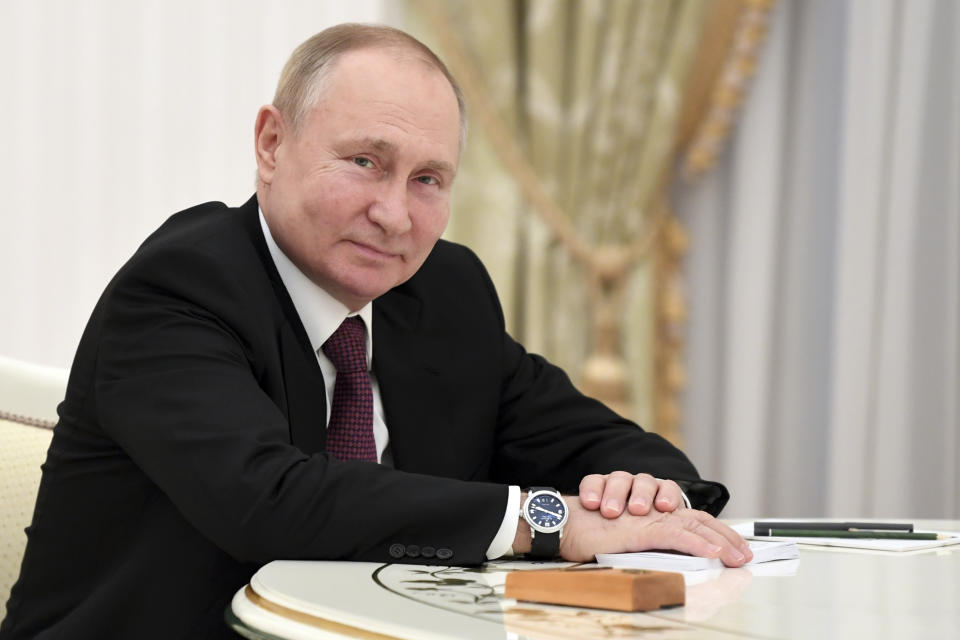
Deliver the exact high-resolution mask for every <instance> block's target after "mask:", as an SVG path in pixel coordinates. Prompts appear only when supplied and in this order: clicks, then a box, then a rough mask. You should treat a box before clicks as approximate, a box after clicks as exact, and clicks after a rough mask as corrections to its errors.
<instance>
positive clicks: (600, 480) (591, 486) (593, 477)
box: [580, 473, 606, 511]
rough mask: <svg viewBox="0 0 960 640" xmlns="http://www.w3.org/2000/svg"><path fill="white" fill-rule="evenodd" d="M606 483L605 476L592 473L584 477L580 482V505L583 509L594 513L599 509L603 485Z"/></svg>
mask: <svg viewBox="0 0 960 640" xmlns="http://www.w3.org/2000/svg"><path fill="white" fill-rule="evenodd" d="M605 482H606V476H603V475H600V474H599V473H592V474H590V475H588V476H584V477H583V480H581V481H580V504H582V505H583V507H584V508H585V509H589V510H590V511H596V510H597V509H599V508H600V499H601V497H602V496H603V485H604V483H605Z"/></svg>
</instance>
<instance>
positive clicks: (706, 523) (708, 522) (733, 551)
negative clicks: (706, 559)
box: [673, 510, 753, 567]
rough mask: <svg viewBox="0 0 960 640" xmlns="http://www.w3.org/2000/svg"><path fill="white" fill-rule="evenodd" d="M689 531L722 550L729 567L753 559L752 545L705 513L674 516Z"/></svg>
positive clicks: (683, 512)
mask: <svg viewBox="0 0 960 640" xmlns="http://www.w3.org/2000/svg"><path fill="white" fill-rule="evenodd" d="M673 515H674V516H675V517H676V519H679V520H680V521H681V523H682V525H683V527H684V529H686V530H687V531H689V532H691V533H694V534H696V535H698V536H700V537H701V538H703V539H705V540H707V541H708V542H709V543H711V544H713V545H716V546H718V547H720V548H721V553H720V556H719V557H720V559H721V560H723V563H724V564H725V565H727V566H728V567H739V566H741V565H742V564H743V563H745V562H749V561H750V560H752V559H753V553H752V552H751V551H750V545H748V544H747V542H746V541H745V540H744V539H743V538H741V537H740V536H739V535H738V534H737V532H736V531H734V530H733V529H731V528H730V527H728V526H727V525H725V524H724V523H722V522H720V521H719V520H717V519H716V518H714V517H713V516H711V515H710V514H708V513H704V512H703V511H694V510H684V511H681V512H677V513H674V514H673Z"/></svg>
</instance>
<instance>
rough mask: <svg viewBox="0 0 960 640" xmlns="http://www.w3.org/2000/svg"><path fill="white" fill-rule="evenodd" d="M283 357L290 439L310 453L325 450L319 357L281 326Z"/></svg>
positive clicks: (324, 393) (299, 447)
mask: <svg viewBox="0 0 960 640" xmlns="http://www.w3.org/2000/svg"><path fill="white" fill-rule="evenodd" d="M280 357H281V360H282V362H283V380H284V386H285V388H286V393H287V421H288V422H289V423H290V440H291V442H292V443H293V444H294V445H295V446H296V447H297V448H298V449H300V450H301V451H303V452H304V453H306V454H307V455H311V454H314V453H317V452H320V451H323V450H324V448H325V447H326V442H327V430H326V429H325V428H324V425H325V424H326V423H327V401H326V392H325V391H324V387H323V374H321V373H320V365H319V364H317V357H316V355H315V354H314V353H313V352H311V351H304V349H303V346H302V344H301V342H300V340H298V339H297V337H296V336H295V335H294V332H293V330H292V329H291V328H290V326H289V325H285V326H283V327H282V328H281V329H280Z"/></svg>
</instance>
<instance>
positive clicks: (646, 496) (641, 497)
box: [627, 473, 672, 516]
mask: <svg viewBox="0 0 960 640" xmlns="http://www.w3.org/2000/svg"><path fill="white" fill-rule="evenodd" d="M659 483H660V481H659V480H657V479H656V478H654V477H653V476H651V475H650V474H649V473H638V474H637V475H635V476H633V486H632V487H631V489H630V503H629V504H628V505H627V510H628V511H629V512H630V513H631V514H632V515H635V516H644V515H647V514H648V513H650V508H651V507H652V506H653V501H654V498H655V497H656V495H657V491H658V490H659ZM661 511H672V509H661Z"/></svg>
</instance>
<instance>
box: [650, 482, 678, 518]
mask: <svg viewBox="0 0 960 640" xmlns="http://www.w3.org/2000/svg"><path fill="white" fill-rule="evenodd" d="M657 482H658V483H659V487H658V489H657V497H656V499H654V502H653V506H654V507H655V508H656V509H657V511H676V510H677V509H679V508H680V507H682V506H683V504H684V503H683V491H682V490H681V489H680V485H678V484H677V483H676V482H674V481H673V480H659V479H658V480H657Z"/></svg>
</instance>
